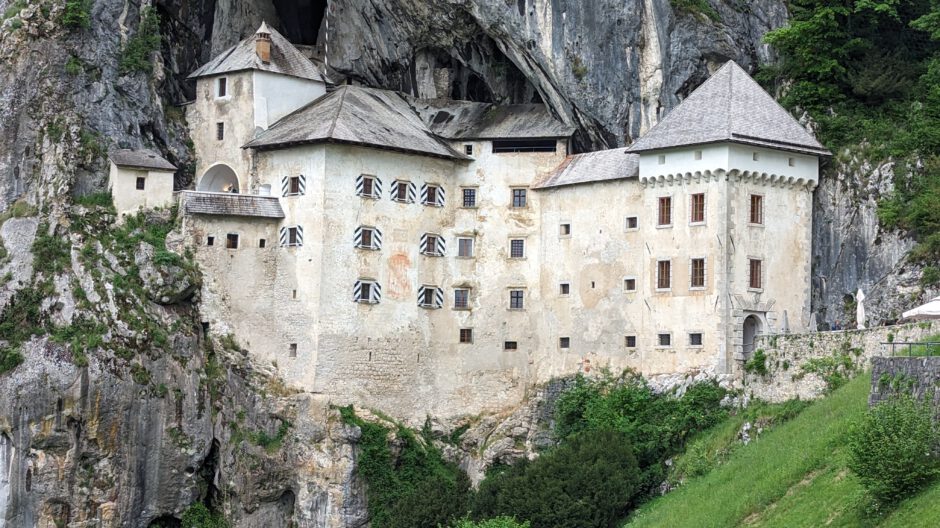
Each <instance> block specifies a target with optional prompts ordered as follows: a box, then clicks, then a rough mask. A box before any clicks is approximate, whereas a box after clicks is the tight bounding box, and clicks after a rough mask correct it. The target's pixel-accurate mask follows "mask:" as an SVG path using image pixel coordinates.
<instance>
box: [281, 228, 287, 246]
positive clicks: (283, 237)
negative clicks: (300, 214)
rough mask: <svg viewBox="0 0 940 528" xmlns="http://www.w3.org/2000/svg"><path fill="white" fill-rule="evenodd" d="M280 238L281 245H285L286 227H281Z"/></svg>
mask: <svg viewBox="0 0 940 528" xmlns="http://www.w3.org/2000/svg"><path fill="white" fill-rule="evenodd" d="M280 240H281V245H282V246H286V245H287V228H286V227H282V228H281V233H280Z"/></svg>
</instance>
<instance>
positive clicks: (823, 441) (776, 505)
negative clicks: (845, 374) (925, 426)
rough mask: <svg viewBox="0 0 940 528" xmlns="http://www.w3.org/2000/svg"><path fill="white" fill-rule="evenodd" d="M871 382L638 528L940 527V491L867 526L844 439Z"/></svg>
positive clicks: (857, 383) (741, 454) (822, 407)
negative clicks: (743, 527) (758, 527)
mask: <svg viewBox="0 0 940 528" xmlns="http://www.w3.org/2000/svg"><path fill="white" fill-rule="evenodd" d="M870 382H871V378H870V376H869V375H864V376H860V377H858V378H856V379H855V380H853V381H851V382H850V383H849V384H847V385H846V386H845V387H843V388H841V389H839V390H838V391H836V392H834V393H833V394H832V395H831V396H829V397H828V398H825V399H823V400H820V401H819V402H817V403H814V404H813V405H811V406H810V407H808V408H807V409H806V410H805V411H803V412H802V413H801V414H800V415H799V416H797V417H796V418H794V419H793V420H791V421H789V422H787V423H784V424H782V425H780V426H778V427H777V428H775V429H773V430H771V431H769V432H767V433H765V434H764V435H763V436H762V437H761V438H760V440H758V441H756V442H754V443H753V444H751V445H750V446H747V447H743V448H740V449H738V450H737V451H735V452H734V453H733V454H732V455H731V457H730V458H729V460H728V461H727V462H726V463H725V464H723V465H722V466H720V467H718V468H717V469H714V470H712V471H711V472H709V473H707V474H705V475H703V476H702V477H699V478H696V479H692V480H691V481H690V482H688V483H687V484H686V485H684V486H683V487H681V488H679V489H678V490H676V491H674V492H672V493H670V494H669V495H667V496H665V497H661V498H659V499H657V500H655V501H653V502H651V503H649V504H647V505H645V506H644V507H643V508H641V509H640V511H639V512H637V514H636V515H635V516H634V517H633V518H632V519H631V522H630V523H628V524H627V527H628V528H637V527H647V526H650V527H661V526H669V527H677V528H678V527H682V526H690V527H693V526H694V527H709V526H711V527H732V526H760V527H778V526H779V527H783V526H786V527H815V526H833V527H839V526H842V527H850V526H851V527H856V526H863V527H864V526H880V527H882V528H900V527H917V526H925V527H926V526H938V525H940V484H938V485H936V486H934V487H933V488H931V489H928V490H927V491H925V492H924V493H922V494H920V495H918V496H917V497H914V498H912V499H910V500H908V501H907V502H905V503H902V504H901V505H900V506H899V507H898V508H897V510H895V511H894V512H893V513H892V514H891V515H889V516H887V517H886V518H885V519H881V520H879V521H875V522H872V521H866V519H865V517H864V514H863V513H862V508H861V505H862V504H863V503H864V502H863V495H862V488H861V486H860V484H859V483H858V480H857V479H856V478H855V477H854V476H853V475H852V474H851V472H849V470H848V469H847V468H846V466H845V461H846V448H845V445H844V444H845V442H844V440H845V434H846V433H845V432H846V430H847V428H848V425H849V424H850V423H851V422H852V421H854V420H856V419H858V418H859V417H860V416H862V414H863V413H864V412H865V409H866V408H867V399H868V390H869V385H870Z"/></svg>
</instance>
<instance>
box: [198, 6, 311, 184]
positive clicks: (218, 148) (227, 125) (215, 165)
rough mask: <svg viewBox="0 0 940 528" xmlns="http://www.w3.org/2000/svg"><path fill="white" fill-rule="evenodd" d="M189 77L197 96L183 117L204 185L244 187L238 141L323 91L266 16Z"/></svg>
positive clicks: (243, 156)
mask: <svg viewBox="0 0 940 528" xmlns="http://www.w3.org/2000/svg"><path fill="white" fill-rule="evenodd" d="M189 78H190V79H195V81H196V99H195V101H194V102H193V103H192V104H190V105H189V106H188V108H187V120H188V122H189V126H190V133H191V136H192V138H193V142H194V143H195V148H196V151H197V152H198V153H199V156H198V159H197V165H196V187H197V188H198V189H199V190H203V191H214V192H240V193H246V192H249V188H248V187H249V183H248V181H249V172H250V170H251V158H250V152H248V151H247V150H245V149H243V148H242V146H244V145H245V144H246V143H248V142H249V141H252V140H253V139H254V138H255V137H256V136H257V135H259V134H260V133H261V132H263V131H265V130H267V129H268V128H269V127H270V126H271V125H272V124H273V123H275V122H276V121H277V120H279V119H281V118H282V117H284V116H286V115H287V114H290V113H291V112H293V111H295V110H297V109H298V108H300V107H302V106H304V105H306V104H308V103H310V102H311V101H313V100H315V99H317V98H318V97H321V96H323V95H324V94H325V93H326V82H325V80H324V78H323V76H322V75H321V74H320V72H319V70H318V69H317V67H316V65H314V63H313V62H312V61H311V60H310V59H308V58H307V57H305V56H304V55H303V53H301V52H300V51H299V50H298V49H297V48H296V47H295V46H294V45H293V44H291V43H290V41H288V40H287V39H286V38H284V36H282V35H281V34H280V33H278V32H277V31H275V30H274V29H272V28H271V27H270V26H268V24H267V23H265V22H262V23H261V26H260V27H259V28H258V30H257V31H256V32H255V33H254V34H252V35H251V36H249V37H248V38H246V39H244V40H242V41H241V42H239V43H238V44H236V45H235V46H232V47H231V48H229V49H227V50H225V51H224V52H222V53H220V54H219V55H217V56H216V57H214V58H213V59H212V60H210V61H209V62H208V63H206V64H205V65H203V66H202V67H200V68H199V69H197V70H196V71H194V72H193V73H192V74H191V75H190V76H189Z"/></svg>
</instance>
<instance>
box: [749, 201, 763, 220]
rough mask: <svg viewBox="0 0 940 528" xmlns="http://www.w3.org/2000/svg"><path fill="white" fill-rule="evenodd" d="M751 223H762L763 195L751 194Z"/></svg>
mask: <svg viewBox="0 0 940 528" xmlns="http://www.w3.org/2000/svg"><path fill="white" fill-rule="evenodd" d="M751 223H752V224H763V223H764V197H763V196H761V195H759V194H752V195H751Z"/></svg>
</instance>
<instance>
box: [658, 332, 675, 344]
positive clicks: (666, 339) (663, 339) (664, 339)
mask: <svg viewBox="0 0 940 528" xmlns="http://www.w3.org/2000/svg"><path fill="white" fill-rule="evenodd" d="M656 342H657V343H659V346H661V347H671V346H672V334H659V335H657V336H656Z"/></svg>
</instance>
